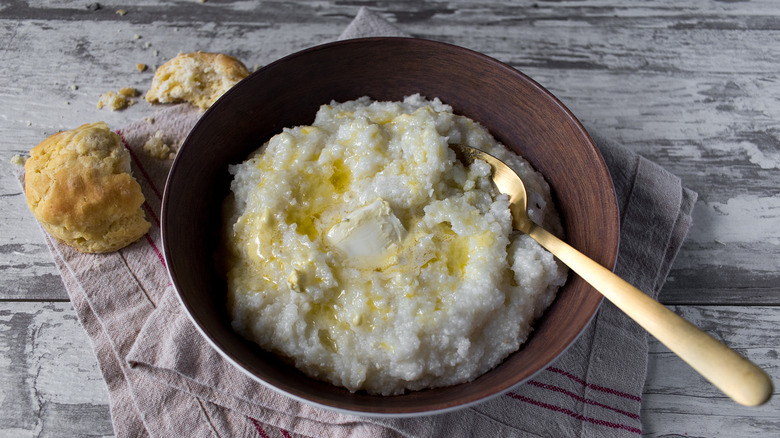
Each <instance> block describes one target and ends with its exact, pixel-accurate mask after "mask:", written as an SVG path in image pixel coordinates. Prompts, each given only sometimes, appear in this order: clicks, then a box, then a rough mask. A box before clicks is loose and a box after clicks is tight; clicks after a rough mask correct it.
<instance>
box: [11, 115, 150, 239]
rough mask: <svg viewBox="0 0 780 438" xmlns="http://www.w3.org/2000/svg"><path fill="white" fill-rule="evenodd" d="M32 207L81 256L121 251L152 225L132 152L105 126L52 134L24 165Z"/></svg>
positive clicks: (26, 186) (85, 126)
mask: <svg viewBox="0 0 780 438" xmlns="http://www.w3.org/2000/svg"><path fill="white" fill-rule="evenodd" d="M24 169H25V186H24V187H25V194H26V197H27V205H28V206H29V207H30V210H31V211H32V213H33V215H34V216H35V218H36V219H38V221H40V223H41V225H42V226H43V227H44V228H45V229H46V231H48V232H49V233H50V234H51V235H52V236H54V237H55V238H57V239H58V240H60V241H62V242H63V243H65V244H67V245H70V246H72V247H74V248H75V249H77V250H79V251H81V252H87V253H102V252H110V251H116V250H118V249H121V248H123V247H125V246H127V245H129V244H130V243H132V242H134V241H136V240H138V239H139V238H140V237H142V236H143V235H144V234H146V232H147V231H148V230H149V227H150V226H151V225H150V223H149V222H147V221H146V219H145V218H144V211H143V209H142V205H143V203H144V195H143V193H141V186H140V185H139V184H138V182H137V181H136V180H135V178H133V176H132V174H131V169H130V153H129V152H128V151H127V149H126V148H125V146H124V145H123V144H122V140H121V139H120V138H119V135H117V134H116V133H114V132H112V131H111V130H110V129H109V128H108V125H106V124H105V123H104V122H97V123H90V124H86V125H82V126H80V127H78V128H76V129H73V130H70V131H62V132H58V133H56V134H53V135H51V136H49V137H48V138H47V139H45V140H44V141H43V142H41V144H39V145H38V146H36V147H34V148H33V149H32V150H31V151H30V158H29V159H27V162H26V163H25V166H24Z"/></svg>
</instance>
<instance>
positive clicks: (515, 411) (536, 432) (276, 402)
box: [44, 9, 696, 437]
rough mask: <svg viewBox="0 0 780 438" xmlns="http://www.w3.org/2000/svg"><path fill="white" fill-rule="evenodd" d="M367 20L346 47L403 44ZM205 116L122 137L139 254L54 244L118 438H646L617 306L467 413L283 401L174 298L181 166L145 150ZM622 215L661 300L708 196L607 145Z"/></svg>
mask: <svg viewBox="0 0 780 438" xmlns="http://www.w3.org/2000/svg"><path fill="white" fill-rule="evenodd" d="M402 35H404V34H403V33H402V32H400V31H399V30H398V29H397V28H395V27H393V26H391V25H390V24H388V23H387V22H385V21H383V20H382V19H381V18H379V17H377V16H375V15H372V14H371V13H370V12H368V11H367V10H365V9H361V10H360V12H359V13H358V15H357V16H356V18H355V19H354V21H353V22H352V23H351V24H350V25H349V26H348V27H347V28H346V30H345V31H344V33H343V34H342V36H341V38H354V37H362V36H402ZM200 115H201V112H199V111H198V110H196V109H194V108H192V107H190V106H188V105H176V106H169V107H165V109H163V110H161V111H159V112H157V113H156V114H155V115H154V117H153V118H148V119H145V120H142V121H138V122H136V123H133V124H130V125H129V126H126V127H125V128H124V129H121V130H119V131H117V132H118V133H119V134H120V135H121V136H122V137H123V139H124V141H125V143H126V145H127V147H128V149H129V150H130V152H131V155H132V158H133V166H134V170H133V171H134V174H135V176H136V178H137V179H138V180H139V182H140V184H141V186H142V189H143V191H144V194H145V196H146V203H145V204H144V209H145V210H146V213H147V217H148V218H149V220H150V221H151V222H152V225H153V226H152V229H151V230H150V232H149V233H148V234H147V235H146V236H144V237H143V238H141V239H140V240H139V241H138V242H136V243H134V244H132V245H130V246H128V247H126V248H124V249H122V250H120V251H118V252H115V253H110V254H100V255H90V254H82V253H79V252H77V251H75V250H73V249H71V248H70V247H68V246H65V245H63V244H61V243H59V242H58V241H56V240H55V239H52V238H51V237H50V236H48V235H47V234H46V233H44V235H45V237H46V240H47V243H48V245H49V248H50V249H51V253H52V255H53V257H54V260H55V263H56V264H57V267H58V268H59V270H60V273H61V275H62V279H63V282H64V284H65V287H66V289H67V291H68V294H69V296H70V299H71V301H72V303H73V306H74V308H75V310H76V313H77V315H78V318H79V320H80V321H81V324H82V325H83V327H84V329H85V330H86V332H87V333H88V334H89V337H90V339H91V341H92V344H93V348H94V351H95V354H96V356H97V359H98V362H99V364H100V368H101V371H102V373H103V377H104V379H105V381H106V384H107V386H108V391H109V396H110V403H111V415H112V420H113V424H114V429H115V432H116V434H117V436H123V437H124V436H127V437H142V436H155V437H179V436H186V437H195V436H197V437H205V436H216V437H279V436H281V437H290V436H312V437H320V436H322V437H324V436H329V437H362V436H377V437H385V436H387V437H391V436H414V437H418V436H419V437H433V436H446V437H461V436H462V437H467V436H502V437H509V436H554V437H610V436H615V437H618V436H637V435H639V434H641V422H640V418H639V412H640V406H641V394H642V388H643V386H644V381H645V376H646V367H647V335H646V334H645V332H644V331H643V330H642V329H641V328H639V327H638V326H637V325H636V324H635V323H633V322H632V321H630V320H629V319H628V318H626V317H625V316H624V315H623V314H622V313H621V312H620V311H619V310H617V309H616V308H614V307H613V306H612V305H611V304H610V303H608V302H605V303H604V304H603V305H602V306H601V308H600V310H599V312H598V314H597V316H596V317H595V318H594V320H593V321H592V322H591V324H590V325H589V326H588V327H587V329H586V330H585V331H584V333H583V334H582V335H581V336H580V337H579V338H578V340H577V341H576V342H575V343H574V344H573V345H572V346H571V347H570V348H569V349H568V350H567V351H566V352H565V353H564V354H562V355H561V356H560V357H559V358H558V359H557V360H556V361H555V362H554V363H553V364H552V365H551V366H549V367H548V368H546V369H545V370H543V371H542V372H540V373H539V374H537V375H536V376H534V377H533V378H532V379H531V380H529V381H527V382H526V383H524V384H521V385H518V386H517V387H515V388H513V389H512V390H511V391H509V392H507V393H506V394H504V395H501V396H498V397H495V398H492V399H490V400H488V401H486V402H483V403H480V404H477V405H475V406H473V407H469V408H466V409H463V410H460V411H457V412H454V413H447V414H440V415H431V416H422V417H415V418H407V419H397V418H394V419H382V418H366V417H358V416H352V415H345V414H341V413H336V412H332V411H329V410H324V409H321V408H316V407H312V406H309V405H306V404H302V403H300V402H297V401H294V400H292V399H290V398H288V397H286V396H284V395H281V394H278V393H276V392H275V391H272V390H270V389H268V388H266V387H265V386H263V385H261V384H259V383H257V382H255V381H254V380H252V379H250V378H249V377H247V376H246V375H245V374H244V373H242V372H241V371H239V370H237V369H235V368H233V366H232V365H230V364H229V363H228V362H226V361H225V360H224V359H223V358H222V357H221V356H220V355H219V354H218V353H216V352H215V351H214V350H213V349H212V348H211V347H210V346H209V344H208V343H207V342H206V341H205V340H204V339H203V338H201V336H200V335H199V333H198V332H197V331H196V329H195V327H194V326H193V324H192V323H191V322H190V320H189V319H188V317H187V316H186V315H185V313H184V310H183V308H182V306H181V305H180V303H179V301H178V298H177V297H176V294H175V291H173V290H172V286H171V284H170V281H169V278H168V274H167V271H166V268H165V263H164V260H163V256H162V253H161V250H160V248H161V245H160V232H159V221H160V219H159V218H160V215H159V212H160V203H161V196H162V191H163V188H164V183H165V178H166V176H167V173H168V170H169V168H170V164H171V162H170V161H169V160H159V159H156V158H152V157H150V156H149V155H147V154H146V153H145V152H144V151H143V148H142V146H143V144H144V142H145V141H146V140H147V139H148V138H149V137H150V136H152V135H153V134H154V133H156V132H157V131H162V133H163V134H164V138H165V139H166V140H167V141H168V142H171V143H175V142H177V141H180V140H181V139H183V138H184V137H185V136H186V135H187V133H188V132H189V130H190V129H191V128H192V126H193V125H194V123H195V122H196V121H197V120H198V118H199V117H200ZM594 138H595V141H596V143H597V144H598V146H599V148H600V149H601V152H602V154H603V156H604V158H605V160H606V163H607V165H608V167H609V169H610V172H611V175H612V178H613V180H614V183H615V188H616V191H617V199H618V203H619V207H620V211H621V225H622V227H621V235H620V242H621V243H620V256H619V258H618V262H617V267H616V269H615V270H616V273H617V274H618V275H620V276H622V277H623V278H625V279H627V280H628V281H630V282H631V283H633V284H634V285H636V286H638V287H639V288H640V289H642V290H644V291H646V292H647V293H649V294H651V295H653V296H655V295H657V293H658V291H659V289H660V288H661V286H662V285H663V283H664V280H665V278H666V276H667V273H668V271H669V268H670V266H671V264H672V261H673V259H674V257H675V255H676V253H677V251H678V249H679V248H680V246H681V244H682V241H683V239H684V237H685V234H686V232H687V230H688V227H689V226H690V223H691V216H690V214H691V210H692V207H693V204H694V202H695V199H696V194H695V193H694V192H692V191H690V190H688V189H685V188H683V187H682V185H681V182H680V180H679V179H678V178H677V177H675V176H674V175H671V174H670V173H668V172H667V171H665V170H664V169H662V168H661V167H659V166H657V165H655V164H653V163H652V162H650V161H648V160H646V159H644V158H642V157H640V156H637V155H635V154H634V153H632V152H630V151H628V150H627V149H625V148H623V147H622V146H620V145H618V144H616V143H614V142H611V141H609V140H607V139H604V138H601V137H599V136H594Z"/></svg>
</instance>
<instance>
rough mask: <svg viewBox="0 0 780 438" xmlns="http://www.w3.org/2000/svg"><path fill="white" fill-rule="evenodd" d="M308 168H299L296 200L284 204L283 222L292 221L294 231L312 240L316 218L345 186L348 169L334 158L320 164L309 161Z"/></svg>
mask: <svg viewBox="0 0 780 438" xmlns="http://www.w3.org/2000/svg"><path fill="white" fill-rule="evenodd" d="M310 166H311V167H310V168H311V169H313V170H312V171H311V172H301V174H300V175H299V178H298V185H297V189H296V192H295V194H294V195H295V198H296V201H297V202H296V203H295V204H291V205H289V206H288V208H287V213H286V215H285V222H286V223H287V225H292V224H295V225H296V231H297V232H298V234H302V235H305V236H308V237H309V240H311V241H312V242H313V241H314V240H316V238H317V237H318V236H319V235H320V234H321V231H320V230H319V228H318V227H317V220H318V219H319V218H320V217H321V215H322V213H323V212H324V211H325V210H326V209H327V208H328V207H330V206H331V205H332V204H333V201H334V200H336V199H337V198H338V196H339V195H341V194H343V193H344V192H346V191H347V189H348V188H349V186H350V184H351V181H352V172H351V171H350V169H349V167H347V165H346V164H345V163H344V160H342V159H337V160H335V161H333V162H332V163H329V164H326V165H324V166H318V165H317V164H316V163H311V164H310Z"/></svg>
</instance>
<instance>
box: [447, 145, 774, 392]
mask: <svg viewBox="0 0 780 438" xmlns="http://www.w3.org/2000/svg"><path fill="white" fill-rule="evenodd" d="M450 148H451V149H452V150H453V151H455V155H456V156H457V157H458V159H459V160H460V161H461V162H463V163H464V164H471V163H473V162H474V161H475V160H482V161H485V162H486V163H487V164H488V165H490V167H491V169H492V180H493V183H494V184H495V185H496V187H497V188H498V190H499V191H500V192H501V193H504V194H506V195H508V196H509V209H510V211H511V212H512V226H513V227H514V228H515V229H516V230H519V231H521V232H523V233H525V234H528V235H529V236H530V237H531V238H533V239H534V240H536V241H537V242H538V243H539V244H540V245H542V246H543V247H544V248H546V249H547V250H548V251H550V252H551V253H552V254H553V255H554V256H556V257H557V258H558V259H559V260H560V261H561V262H563V263H564V264H566V265H567V266H568V267H569V268H570V269H571V270H572V271H574V272H575V273H577V274H578V275H579V276H580V277H582V278H583V279H584V280H585V281H587V282H588V283H589V284H590V285H591V286H593V288H594V289H596V290H598V291H599V292H600V293H601V294H602V295H604V297H605V298H607V299H608V300H609V301H611V302H612V303H613V304H614V305H615V306H617V307H618V308H619V309H620V310H622V311H623V312H624V313H625V314H626V315H628V316H629V317H630V318H631V319H633V320H634V321H636V322H637V323H638V324H639V325H641V326H642V327H643V328H644V329H645V330H647V331H648V333H650V334H651V335H653V336H654V337H655V338H656V339H658V340H659V341H661V343H663V344H664V345H666V346H667V347H668V348H669V349H670V350H672V352H674V353H675V354H677V355H678V356H679V357H680V358H681V359H683V360H684V361H685V362H687V363H688V364H689V365H690V366H691V367H692V368H693V369H694V370H696V371H697V372H698V373H699V374H701V375H702V376H703V377H705V378H706V379H707V380H709V381H710V382H711V383H712V384H713V385H715V386H716V387H717V388H718V389H720V390H721V391H723V393H724V394H726V395H727V396H729V397H731V398H732V399H733V400H734V401H736V402H737V403H740V404H742V405H745V406H758V405H761V404H764V403H766V402H767V401H768V400H769V398H770V397H771V395H772V380H771V379H770V378H769V376H768V375H767V374H766V373H765V372H764V371H763V370H762V369H761V368H759V367H758V366H756V365H755V364H753V363H752V362H750V361H749V360H747V359H746V358H744V357H743V356H741V355H740V354H739V353H737V352H736V351H734V350H732V349H730V348H728V347H726V346H725V345H723V344H722V343H720V342H718V341H717V340H715V338H713V337H712V336H710V335H708V334H707V333H705V332H703V331H702V330H700V329H699V328H698V327H696V326H694V325H693V324H691V323H690V322H688V321H686V320H685V319H683V318H682V317H680V316H679V315H677V314H676V313H674V312H672V311H671V310H669V309H667V308H666V307H664V306H663V305H661V304H660V303H659V302H658V301H655V300H654V299H652V298H650V297H649V296H648V295H647V294H645V293H644V292H642V291H641V290H639V289H637V288H636V287H634V286H632V285H631V284H629V283H628V282H626V281H625V280H623V279H622V278H620V277H618V276H617V275H616V274H614V273H613V272H612V271H610V270H609V269H607V268H604V267H603V266H601V265H599V264H598V263H596V262H594V261H593V260H591V259H590V258H588V257H587V256H586V255H584V254H582V253H581V252H579V251H577V250H576V249H574V248H573V247H571V246H570V245H568V244H567V243H565V242H563V241H562V240H560V239H559V238H557V237H556V236H555V235H553V234H551V233H550V232H548V231H546V230H545V229H544V228H542V227H540V226H539V225H537V224H535V223H534V222H533V221H531V219H530V218H529V217H528V213H527V207H526V202H527V201H526V191H525V185H524V184H523V180H522V179H521V178H520V177H519V176H518V175H517V173H515V171H514V170H512V168H511V167H509V166H508V165H506V164H505V163H504V162H503V161H501V160H499V159H498V158H496V157H494V156H492V155H490V154H488V153H486V152H483V151H481V150H479V149H476V148H472V147H469V146H464V145H460V144H451V145H450Z"/></svg>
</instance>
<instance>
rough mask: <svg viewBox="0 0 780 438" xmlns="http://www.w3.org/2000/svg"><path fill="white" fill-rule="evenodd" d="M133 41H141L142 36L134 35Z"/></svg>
mask: <svg viewBox="0 0 780 438" xmlns="http://www.w3.org/2000/svg"><path fill="white" fill-rule="evenodd" d="M133 39H136V40H140V39H141V35H138V34H135V35H133Z"/></svg>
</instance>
